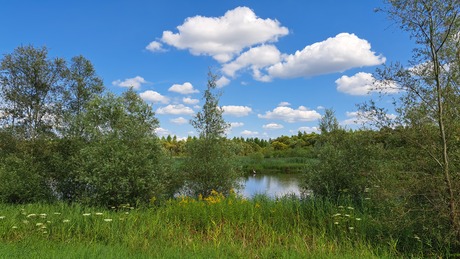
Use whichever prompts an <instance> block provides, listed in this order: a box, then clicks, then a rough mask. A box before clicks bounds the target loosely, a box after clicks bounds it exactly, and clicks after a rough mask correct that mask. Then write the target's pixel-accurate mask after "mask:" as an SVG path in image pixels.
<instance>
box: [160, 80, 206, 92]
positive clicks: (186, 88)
mask: <svg viewBox="0 0 460 259" xmlns="http://www.w3.org/2000/svg"><path fill="white" fill-rule="evenodd" d="M168 91H170V92H176V93H180V94H193V93H198V92H199V91H198V90H196V89H195V88H193V85H192V84H191V83H189V82H185V83H183V84H181V85H180V84H174V85H172V86H171V87H170V88H169V89H168Z"/></svg>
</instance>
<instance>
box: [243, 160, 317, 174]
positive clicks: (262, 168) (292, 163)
mask: <svg viewBox="0 0 460 259" xmlns="http://www.w3.org/2000/svg"><path fill="white" fill-rule="evenodd" d="M239 160H240V163H241V164H242V166H243V171H244V172H249V173H252V170H253V169H254V170H256V171H257V172H263V173H283V174H296V173H303V172H305V170H306V168H307V167H308V165H309V164H312V163H316V162H317V161H316V159H313V158H305V157H270V158H263V159H253V158H251V157H240V158H239Z"/></svg>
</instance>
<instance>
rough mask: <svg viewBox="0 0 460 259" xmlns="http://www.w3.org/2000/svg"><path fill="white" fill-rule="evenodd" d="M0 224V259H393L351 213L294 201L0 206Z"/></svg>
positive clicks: (217, 198)
mask: <svg viewBox="0 0 460 259" xmlns="http://www.w3.org/2000/svg"><path fill="white" fill-rule="evenodd" d="M0 218H1V219H0V237H1V240H2V244H3V245H2V246H1V247H0V257H7V258H11V257H19V258H23V257H26V256H27V257H28V258H30V257H31V256H32V257H40V258H49V257H66V258H79V257H80V258H81V257H82V256H83V257H91V258H120V257H121V256H127V257H129V258H176V257H188V258H190V257H199V258H204V257H206V258H248V257H249V258H272V257H277V258H305V256H306V255H308V257H309V258H390V257H399V256H401V254H399V252H398V251H397V250H396V249H395V247H392V246H388V245H387V244H385V243H384V242H381V241H382V240H378V238H379V235H377V233H378V231H377V228H375V226H374V222H372V219H371V218H367V216H366V215H365V214H363V213H362V211H361V210H360V209H359V208H353V207H351V206H350V205H349V204H347V203H343V205H342V206H337V205H335V204H332V203H329V202H327V201H321V200H311V199H305V200H300V199H298V198H294V197H285V198H281V199H277V200H271V199H268V198H266V197H264V196H258V197H256V198H254V199H251V200H247V199H244V198H241V197H237V196H236V195H235V194H230V195H229V196H224V195H223V194H221V193H217V192H212V194H211V195H210V196H208V197H198V198H196V199H195V198H191V197H185V196H184V197H178V198H176V199H171V200H168V201H166V202H165V204H163V205H161V206H150V207H143V208H134V207H130V205H124V206H120V207H114V208H108V209H107V208H97V207H85V206H81V205H79V204H70V205H69V204H65V203H57V204H51V205H46V204H38V203H35V204H24V205H6V204H3V205H0ZM369 229H374V230H375V232H372V231H369ZM368 234H371V235H374V234H375V235H374V236H367V235H368ZM393 242H395V241H393ZM414 255H417V254H414Z"/></svg>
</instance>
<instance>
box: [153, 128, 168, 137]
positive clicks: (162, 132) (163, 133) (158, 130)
mask: <svg viewBox="0 0 460 259" xmlns="http://www.w3.org/2000/svg"><path fill="white" fill-rule="evenodd" d="M155 133H156V134H157V135H160V136H166V135H170V132H169V130H167V129H163V128H156V129H155Z"/></svg>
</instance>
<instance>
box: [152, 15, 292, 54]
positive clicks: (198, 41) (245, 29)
mask: <svg viewBox="0 0 460 259" xmlns="http://www.w3.org/2000/svg"><path fill="white" fill-rule="evenodd" d="M177 30H178V32H177V33H174V32H172V31H164V32H163V36H162V38H161V41H162V42H164V43H166V44H168V45H171V46H174V47H176V48H178V49H188V50H189V51H190V53H192V54H193V55H209V56H212V57H213V58H214V59H216V60H217V61H219V62H228V61H229V60H231V59H232V58H233V57H234V55H236V54H239V53H240V52H241V51H242V50H243V49H244V48H247V47H251V46H254V45H258V44H262V43H266V42H275V41H277V40H278V38H279V37H282V36H285V35H287V34H288V33H289V31H288V29H287V28H286V27H282V26H281V25H280V23H279V22H278V21H277V20H272V19H261V18H259V17H257V16H256V14H255V13H254V12H253V11H252V10H251V9H249V8H247V7H237V8H235V9H233V10H229V11H227V12H226V13H225V15H224V16H221V17H204V16H194V17H189V18H187V19H186V20H185V21H184V23H183V24H182V25H179V26H177Z"/></svg>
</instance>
